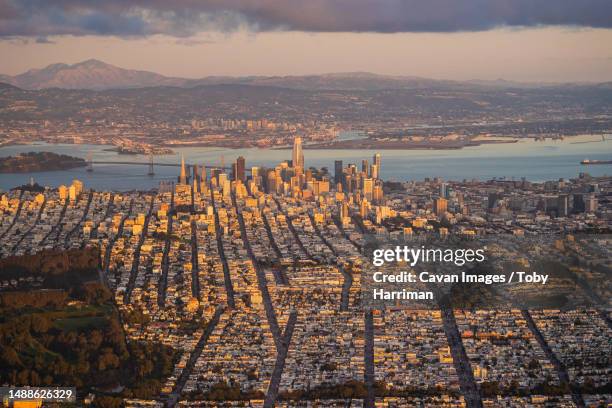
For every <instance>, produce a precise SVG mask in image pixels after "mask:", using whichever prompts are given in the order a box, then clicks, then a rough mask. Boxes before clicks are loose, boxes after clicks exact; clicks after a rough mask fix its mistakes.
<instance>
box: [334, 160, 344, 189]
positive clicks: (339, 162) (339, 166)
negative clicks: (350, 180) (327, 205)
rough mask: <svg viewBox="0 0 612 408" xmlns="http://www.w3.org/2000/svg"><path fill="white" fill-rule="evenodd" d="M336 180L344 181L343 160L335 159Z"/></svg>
mask: <svg viewBox="0 0 612 408" xmlns="http://www.w3.org/2000/svg"><path fill="white" fill-rule="evenodd" d="M334 181H335V182H336V184H338V183H342V160H336V161H334Z"/></svg>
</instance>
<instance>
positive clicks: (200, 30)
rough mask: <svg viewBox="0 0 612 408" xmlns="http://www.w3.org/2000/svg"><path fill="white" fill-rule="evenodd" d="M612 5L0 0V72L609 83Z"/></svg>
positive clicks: (599, 0)
mask: <svg viewBox="0 0 612 408" xmlns="http://www.w3.org/2000/svg"><path fill="white" fill-rule="evenodd" d="M611 43H612V2H609V1H606V0H585V1H581V2H575V1H571V0H563V1H555V2H547V1H542V2H538V3H537V4H535V5H534V4H532V3H531V2H529V1H525V0H516V1H509V0H487V1H484V0H465V1H462V2H460V4H459V3H458V2H454V1H450V0H435V1H431V2H427V3H424V2H420V1H416V0H409V1H395V0H388V1H385V2H378V1H373V0H357V1H352V2H347V1H345V0H342V1H326V0H316V1H313V2H309V4H308V5H303V4H301V3H300V4H298V3H296V2H294V1H286V2H281V1H275V0H266V1H262V2H257V3H253V2H248V1H240V0H232V1H225V2H220V1H216V0H207V1H202V2H197V3H194V2H190V1H182V0H181V1H176V2H172V3H167V2H159V1H152V2H142V1H138V2H122V1H118V0H112V1H106V2H103V3H92V2H87V3H83V2H79V1H75V0H67V1H62V2H53V1H51V2H43V1H39V0H29V1H24V2H17V1H13V0H0V55H2V56H9V58H2V59H1V61H0V73H2V74H6V75H17V74H21V73H23V72H25V71H27V70H29V69H32V68H43V67H45V66H47V65H49V64H53V63H68V64H74V63H78V62H81V61H84V60H88V59H92V58H94V59H99V60H102V61H104V62H106V63H109V64H112V65H115V66H118V67H122V68H126V69H137V70H145V71H151V72H156V73H159V74H162V75H165V76H169V77H181V78H202V77H206V76H250V75H263V76H284V75H316V74H323V73H335V72H372V73H376V74H383V75H404V76H418V77H423V78H432V79H449V80H462V81H464V80H497V79H500V78H501V79H504V80H508V81H521V82H606V81H612V48H610V47H609V44H611Z"/></svg>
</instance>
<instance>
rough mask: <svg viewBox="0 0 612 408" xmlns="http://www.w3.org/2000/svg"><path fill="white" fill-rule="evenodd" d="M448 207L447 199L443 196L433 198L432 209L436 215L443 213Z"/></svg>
mask: <svg viewBox="0 0 612 408" xmlns="http://www.w3.org/2000/svg"><path fill="white" fill-rule="evenodd" d="M447 209H448V201H447V200H446V199H445V198H441V197H440V198H436V199H435V200H434V211H435V213H436V215H437V216H440V215H443V214H444V213H445V212H446V210H447Z"/></svg>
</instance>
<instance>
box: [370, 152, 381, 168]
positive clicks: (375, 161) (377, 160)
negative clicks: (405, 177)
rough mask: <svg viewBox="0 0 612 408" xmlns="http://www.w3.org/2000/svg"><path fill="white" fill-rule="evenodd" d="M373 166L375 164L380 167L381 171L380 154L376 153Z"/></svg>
mask: <svg viewBox="0 0 612 408" xmlns="http://www.w3.org/2000/svg"><path fill="white" fill-rule="evenodd" d="M372 164H375V165H377V166H378V170H380V153H375V154H374V157H373V158H372Z"/></svg>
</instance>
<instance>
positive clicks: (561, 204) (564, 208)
mask: <svg viewBox="0 0 612 408" xmlns="http://www.w3.org/2000/svg"><path fill="white" fill-rule="evenodd" d="M568 215H569V196H568V195H567V194H561V195H560V196H559V198H558V199H557V216H559V217H567V216H568Z"/></svg>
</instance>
